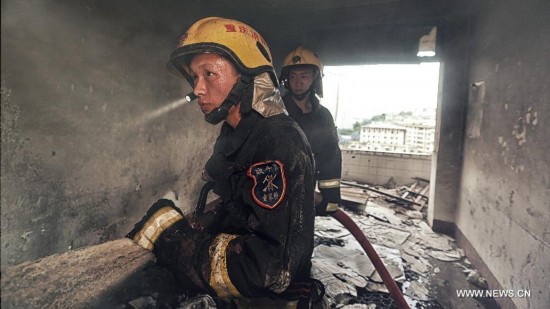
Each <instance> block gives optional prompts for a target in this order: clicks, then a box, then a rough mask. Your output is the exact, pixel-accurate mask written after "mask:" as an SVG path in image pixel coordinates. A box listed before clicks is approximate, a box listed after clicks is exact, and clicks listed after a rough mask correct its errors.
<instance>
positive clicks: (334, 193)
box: [315, 109, 342, 210]
mask: <svg viewBox="0 0 550 309" xmlns="http://www.w3.org/2000/svg"><path fill="white" fill-rule="evenodd" d="M321 112H323V114H322V117H319V118H320V119H321V120H320V121H321V122H322V123H319V127H320V128H324V129H325V130H326V134H324V136H325V141H324V147H322V149H323V151H320V152H318V153H316V156H315V166H316V169H317V171H318V174H317V181H318V183H317V185H318V187H319V190H320V191H321V194H322V195H323V203H324V205H327V210H331V208H334V207H338V205H339V204H340V181H341V177H342V152H341V150H340V146H339V144H338V133H337V132H336V126H335V125H334V120H333V119H332V115H331V114H330V112H329V111H328V110H326V109H323V110H321ZM334 210H336V209H334Z"/></svg>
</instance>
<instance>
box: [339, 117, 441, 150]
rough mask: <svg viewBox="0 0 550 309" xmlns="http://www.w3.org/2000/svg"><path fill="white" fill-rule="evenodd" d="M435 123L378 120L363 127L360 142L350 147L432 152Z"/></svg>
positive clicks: (349, 147)
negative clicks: (397, 122) (400, 123)
mask: <svg viewBox="0 0 550 309" xmlns="http://www.w3.org/2000/svg"><path fill="white" fill-rule="evenodd" d="M434 132H435V125H430V124H427V123H422V124H417V123H404V124H402V125H399V124H392V123H388V122H377V123H371V124H368V125H364V126H362V127H361V133H360V137H359V142H355V143H350V144H349V145H348V147H347V148H348V149H357V150H368V151H381V152H399V153H423V154H431V152H432V151H433V145H434Z"/></svg>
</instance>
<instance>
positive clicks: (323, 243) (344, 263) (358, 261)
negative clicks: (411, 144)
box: [312, 178, 496, 308]
mask: <svg viewBox="0 0 550 309" xmlns="http://www.w3.org/2000/svg"><path fill="white" fill-rule="evenodd" d="M428 192H429V182H428V181H427V180H424V179H420V178H415V182H414V183H413V184H411V185H410V186H401V187H395V188H390V189H387V188H380V187H371V186H368V185H364V184H358V183H354V182H349V181H344V182H343V186H342V199H343V202H344V205H345V211H346V212H347V213H348V215H349V216H350V217H351V218H352V219H353V220H354V221H355V222H356V223H357V225H358V226H359V227H360V228H361V230H362V231H363V232H364V233H365V235H366V236H367V238H368V239H369V241H370V242H371V244H372V245H373V247H374V248H375V249H376V251H377V253H378V255H379V256H380V258H381V259H382V261H383V262H384V265H385V266H386V268H387V269H388V271H389V273H390V274H391V275H392V277H393V278H394V280H396V282H397V284H398V286H399V287H400V288H401V290H402V292H403V294H404V296H405V299H406V300H407V302H408V303H409V305H410V307H411V308H495V307H496V303H495V302H494V300H492V299H477V300H476V299H473V298H459V297H458V296H457V290H461V289H462V290H467V289H470V290H474V289H486V288H487V285H486V282H485V279H483V278H482V277H481V276H480V275H479V273H478V272H477V271H476V270H475V269H473V266H472V265H471V264H470V262H469V261H468V259H467V258H466V257H465V256H464V252H463V250H462V249H460V248H458V247H457V245H456V242H455V240H454V239H453V238H452V237H449V236H447V235H444V234H439V233H435V232H433V231H432V230H431V228H430V227H429V226H428V224H427V223H426V220H425V219H426V207H425V206H426V205H427V200H428V197H427V196H428ZM315 244H316V247H315V251H314V256H313V259H312V261H313V275H314V277H316V278H317V279H320V280H321V281H322V282H323V283H324V284H325V289H326V293H327V296H328V298H329V300H330V301H331V305H332V307H335V308H395V305H394V302H393V300H392V299H391V297H390V295H389V292H388V290H387V288H386V286H385V285H384V284H383V282H382V279H381V277H380V275H379V274H378V273H377V271H376V270H375V269H374V266H373V265H372V263H371V262H370V260H369V259H368V257H367V255H366V254H365V252H364V251H363V249H362V248H361V247H360V245H359V243H358V242H357V241H356V240H355V239H354V237H353V236H352V235H351V234H350V233H349V232H348V231H347V230H346V229H345V228H344V227H343V226H342V225H340V224H339V223H338V222H337V221H336V220H335V219H333V218H331V217H318V218H316V226H315Z"/></svg>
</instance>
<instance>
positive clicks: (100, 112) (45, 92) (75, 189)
mask: <svg viewBox="0 0 550 309" xmlns="http://www.w3.org/2000/svg"><path fill="white" fill-rule="evenodd" d="M167 15H169V14H158V12H156V11H155V8H154V7H153V6H151V5H149V6H147V7H146V6H144V5H143V4H142V3H141V2H137V1H117V2H116V4H115V3H111V2H109V1H78V2H77V1H2V77H1V93H2V106H1V108H2V127H1V132H2V147H1V148H2V171H1V190H2V191H1V207H2V209H1V213H2V214H1V215H2V239H1V246H2V247H1V252H2V253H1V254H2V256H1V260H2V266H5V265H13V264H17V263H20V262H22V261H26V260H33V259H36V258H39V257H43V256H46V255H50V254H53V253H58V252H64V251H67V250H69V249H74V248H78V247H82V246H85V245H91V244H98V243H102V242H105V241H107V240H111V239H115V238H119V237H122V236H124V235H125V233H127V232H128V231H129V230H130V229H131V227H132V226H133V224H134V223H135V222H137V221H138V220H139V218H141V216H142V215H143V214H144V213H145V211H146V209H148V208H149V206H150V205H151V203H152V202H154V201H155V200H156V199H157V198H159V197H161V196H162V195H163V194H164V193H165V192H166V191H168V190H169V189H174V190H176V191H178V193H179V195H180V197H181V199H182V200H183V205H184V207H185V208H187V209H189V208H190V207H191V206H192V205H193V204H194V203H195V201H196V195H197V194H196V193H197V192H198V190H199V189H200V186H202V183H203V182H202V181H201V180H200V174H201V171H202V167H203V164H204V163H205V160H206V158H208V156H209V154H210V152H211V144H212V142H213V140H214V138H215V135H216V133H217V131H218V130H219V128H215V127H212V126H210V125H208V124H206V123H205V122H204V121H203V120H202V118H203V117H202V114H201V112H200V110H199V109H198V107H197V106H196V104H192V105H185V106H180V107H178V108H175V109H173V110H170V111H168V112H167V111H166V110H164V109H163V108H165V107H167V106H170V103H172V102H174V101H177V100H179V99H181V97H182V95H183V94H184V93H186V92H188V91H189V90H190V88H189V86H188V85H186V83H184V82H183V80H181V79H177V78H175V77H173V76H171V75H169V74H168V73H167V71H166V70H165V64H166V61H167V59H168V56H169V54H170V52H171V51H172V49H173V47H174V46H175V44H176V41H177V38H178V37H179V35H180V34H181V33H180V32H181V31H182V28H181V27H183V22H184V21H185V18H184V17H185V15H181V16H179V18H181V19H180V21H179V22H175V21H174V19H172V20H170V19H168V20H166V19H165V18H166V16H167ZM169 20H170V21H169ZM163 111H164V113H162V112H163ZM197 137H200V138H197Z"/></svg>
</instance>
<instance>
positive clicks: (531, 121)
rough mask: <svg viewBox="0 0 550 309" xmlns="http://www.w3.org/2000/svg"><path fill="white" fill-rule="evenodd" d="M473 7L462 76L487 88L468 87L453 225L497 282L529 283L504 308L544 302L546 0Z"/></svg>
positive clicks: (549, 90)
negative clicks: (523, 293)
mask: <svg viewBox="0 0 550 309" xmlns="http://www.w3.org/2000/svg"><path fill="white" fill-rule="evenodd" d="M473 9H474V10H473V13H474V14H475V15H474V16H475V19H474V20H473V21H472V31H471V38H470V43H469V47H468V51H469V58H470V64H469V74H468V82H469V85H470V86H471V85H473V84H474V83H476V82H481V81H482V82H484V87H485V89H484V95H483V93H480V91H481V90H480V89H481V88H480V87H482V86H480V85H481V84H479V83H478V88H477V89H474V87H471V90H470V91H471V93H470V97H469V101H468V118H467V127H466V133H467V134H468V135H467V137H466V139H465V143H464V166H463V169H462V176H461V180H462V183H461V190H460V196H459V201H458V203H459V206H458V209H457V211H456V225H457V227H458V229H459V230H460V232H461V234H463V235H464V237H465V238H466V239H467V242H469V244H470V245H471V247H473V249H474V250H475V252H474V253H476V254H477V255H479V257H480V258H481V259H482V260H483V261H484V264H485V266H486V269H485V270H486V271H489V272H491V273H492V275H493V276H494V279H495V280H496V281H497V282H494V283H498V284H499V285H500V286H501V288H503V289H511V290H514V291H518V290H530V291H531V297H528V298H512V299H511V300H512V301H513V303H514V304H510V303H508V304H507V305H506V306H505V307H506V308H507V307H512V306H514V305H515V306H517V307H518V308H546V307H547V306H548V304H549V303H550V292H549V290H550V224H549V222H550V207H549V205H550V204H549V201H550V172H549V171H550V138H549V136H550V86H549V85H550V70H549V68H550V57H549V56H548V55H549V54H550V37H549V36H548V33H549V32H550V19H549V16H550V4H549V3H548V1H522V2H518V1H512V0H506V1H481V2H479V3H477V4H476V6H474V7H473ZM489 276H490V277H491V275H489ZM492 288H497V287H496V286H495V285H494V284H493V286H492Z"/></svg>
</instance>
